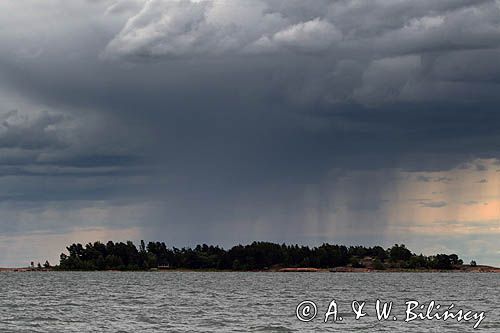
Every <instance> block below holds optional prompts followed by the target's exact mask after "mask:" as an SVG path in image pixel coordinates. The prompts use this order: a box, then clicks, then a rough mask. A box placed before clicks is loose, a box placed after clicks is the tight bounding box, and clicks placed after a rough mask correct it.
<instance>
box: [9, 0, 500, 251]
mask: <svg viewBox="0 0 500 333" xmlns="http://www.w3.org/2000/svg"><path fill="white" fill-rule="evenodd" d="M0 49H2V52H1V53H0V97H1V98H0V184H1V186H2V190H0V191H1V192H0V202H2V205H3V206H2V207H3V209H5V210H6V211H7V210H9V209H11V210H15V209H18V208H13V207H19V205H32V202H40V205H42V204H43V203H44V202H46V203H53V202H60V201H73V202H75V204H76V203H78V205H80V203H81V202H89V201H103V200H108V201H109V202H111V203H112V204H113V205H114V204H115V203H117V202H121V203H123V202H128V201H134V202H147V203H150V204H152V205H153V206H154V207H155V211H154V213H151V214H149V215H147V216H144V218H143V219H144V220H141V221H137V220H134V219H131V220H130V221H124V222H123V223H124V224H126V225H127V224H129V225H133V224H137V223H142V224H144V225H147V226H151V227H152V229H151V230H154V231H152V233H151V234H152V235H153V234H155V235H160V236H165V235H169V234H170V233H175V232H178V233H179V235H181V236H179V237H177V239H181V241H190V240H197V239H200V240H203V237H204V236H203V233H201V232H200V228H204V230H208V229H210V230H212V231H207V234H206V238H207V240H214V241H220V242H225V243H232V240H233V239H236V240H240V239H243V240H244V239H245V237H244V236H241V234H242V233H243V234H245V233H246V234H247V235H248V237H249V238H252V237H254V238H269V239H275V240H287V239H288V240H298V241H301V240H305V241H309V240H311V239H312V240H318V239H321V237H320V236H317V235H319V234H321V231H322V230H324V229H325V228H326V227H327V226H325V224H326V225H328V224H331V223H332V222H331V221H330V220H329V218H328V214H329V212H332V211H335V209H336V205H337V204H336V203H338V202H341V203H342V204H343V205H345V207H347V210H348V211H351V214H353V215H350V216H347V217H345V219H346V220H351V217H354V218H356V220H355V221H354V218H353V219H352V221H351V222H350V223H352V224H353V226H350V227H349V223H347V222H338V223H340V224H342V223H344V224H345V225H344V227H346V228H347V229H349V228H352V229H356V228H357V227H361V226H366V225H375V226H379V227H380V228H382V229H383V228H385V222H384V221H383V216H374V217H366V216H365V215H363V214H365V213H366V214H368V215H369V212H376V211H377V210H378V208H379V206H380V205H381V204H383V203H384V199H383V198H382V197H381V193H384V192H386V191H391V190H393V188H392V186H393V185H391V184H392V183H391V181H390V179H392V177H394V176H393V172H394V171H391V170H394V169H398V170H405V171H409V172H424V171H446V170H449V169H452V168H454V167H457V166H459V165H461V164H463V163H466V162H469V161H472V160H475V159H478V158H482V159H491V158H493V159H498V158H500V145H499V142H500V126H498V124H500V112H499V111H498V108H499V105H500V88H499V83H500V63H499V62H498V61H497V60H498V59H499V58H500V4H499V2H498V1H495V0H449V1H448V0H442V1H430V0H429V1H427V0H422V1H410V0H408V1H391V0H375V1H354V0H339V1H294V0H293V1H290V0H287V1H284V0H283V1H280V0H257V1H246V0H241V1H224V0H221V1H215V2H210V1H157V0H151V1H142V0H136V1H133V0H130V1H107V0H103V1H83V0H78V1H72V2H71V3H68V2H66V1H58V0H49V1H44V2H43V3H42V2H38V1H30V0H20V1H15V2H4V3H2V4H0ZM356 170H357V171H359V172H369V171H377V170H382V172H383V174H384V175H385V176H384V177H385V178H381V179H373V178H372V177H370V176H366V177H365V176H363V177H359V178H357V179H351V181H350V183H349V184H350V187H349V188H346V189H345V191H343V192H344V195H345V197H339V194H332V193H331V191H330V189H329V188H330V187H329V186H337V185H339V184H340V183H342V182H343V181H344V180H343V179H344V178H343V177H348V176H346V174H347V173H348V172H353V171H356ZM425 177H427V176H421V178H419V180H420V181H422V182H430V181H431V180H432V179H431V178H425ZM387 179H389V181H388V180H387ZM436 179H437V178H436ZM332 202H335V204H332ZM421 205H423V206H425V207H434V208H435V209H439V208H441V207H444V206H446V202H444V201H428V202H427V201H426V202H422V203H421ZM311 211H313V212H314V214H313V215H314V218H313V220H315V221H318V222H317V224H318V225H316V231H317V234H316V236H307V235H306V234H305V233H304V226H303V225H301V223H302V222H301V221H304V220H305V219H309V220H310V219H311V214H312V213H311ZM13 219H15V218H13ZM146 219H149V220H148V221H145V220H146ZM79 223H80V222H79ZM88 223H89V224H92V222H91V221H89V222H88ZM356 223H358V224H357V225H356ZM19 225H21V224H19ZM59 226H60V227H72V226H73V225H71V223H70V222H65V221H61V222H60V223H59ZM52 227H53V225H52V224H51V228H52ZM19 228H20V227H19ZM19 228H18V229H19ZM23 228H26V224H23ZM31 228H32V229H36V228H40V229H43V228H45V226H43V225H37V226H31ZM7 229H8V230H11V229H12V225H11V224H10V222H6V221H1V222H0V232H1V231H2V230H7ZM158 230H160V231H158ZM283 230H286V231H283ZM18 231H20V230H18ZM21 231H22V230H21ZM381 234H383V232H381ZM169 237H170V236H169ZM172 237H173V239H176V237H175V236H172ZM339 237H340V238H342V237H341V236H339ZM370 237H372V236H370V235H362V234H360V235H359V236H352V237H351V236H345V239H348V240H353V241H363V240H367V239H371V238H370ZM380 237H382V236H380ZM374 239H375V238H374ZM379 239H380V238H379ZM374 241H375V240H374Z"/></svg>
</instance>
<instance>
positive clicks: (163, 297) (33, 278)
mask: <svg viewBox="0 0 500 333" xmlns="http://www.w3.org/2000/svg"><path fill="white" fill-rule="evenodd" d="M377 299H379V300H380V301H381V302H390V301H392V302H393V307H392V311H391V313H390V316H389V317H388V319H387V320H383V319H382V320H380V321H379V320H378V319H377V316H376V309H375V304H376V300H377ZM306 300H307V301H310V302H314V304H315V306H316V311H315V310H314V306H313V305H312V304H311V303H303V305H302V306H301V307H300V308H299V311H298V313H299V316H300V317H301V318H302V320H309V319H310V321H307V322H306V321H301V320H299V319H298V317H297V305H298V304H299V303H301V302H303V301H306ZM332 300H334V301H335V303H334V305H332V307H331V308H330V310H332V311H334V310H335V309H336V310H337V317H336V319H337V320H336V321H333V315H331V316H329V321H328V322H326V323H325V322H324V318H325V313H326V312H327V310H328V308H329V305H330V303H331V301H332ZM354 300H357V301H358V304H359V305H360V304H361V303H362V302H363V301H364V302H366V303H365V305H364V306H363V307H362V308H361V310H362V312H363V313H366V315H365V316H363V317H361V318H359V319H358V320H356V319H355V314H354V312H353V311H352V308H351V305H352V302H353V301H354ZM411 300H414V301H418V302H419V304H420V305H424V306H427V305H428V304H429V302H431V301H435V304H436V305H437V304H439V305H440V309H439V310H438V311H436V310H435V309H434V310H432V312H431V313H435V312H438V313H439V312H441V313H442V312H443V311H444V310H446V309H448V308H449V306H450V305H451V304H454V307H453V308H452V309H451V310H450V311H454V312H456V311H457V310H459V309H462V310H463V312H464V313H465V312H466V311H469V310H470V311H472V312H473V313H480V312H482V311H484V319H483V320H482V322H481V323H480V325H479V326H478V328H477V329H476V330H475V329H474V328H473V326H474V324H475V323H476V322H477V320H474V319H472V320H469V321H465V320H462V321H461V322H458V321H457V320H456V319H455V320H453V319H448V320H447V321H443V320H437V319H433V320H412V321H409V322H405V318H406V312H405V311H406V304H405V302H407V301H411ZM304 307H307V308H306V309H304ZM356 308H357V309H359V308H358V307H356ZM412 311H415V313H417V312H416V311H417V309H415V310H412ZM422 312H425V310H422ZM314 314H316V315H314ZM340 317H342V320H340ZM394 317H396V319H394ZM349 331H356V332H357V331H360V332H472V331H478V332H496V333H498V332H500V274H495V273H248V272H245V273H236V272H228V273H220V272H213V273H212V272H210V273H207V272H25V273H8V272H5V273H0V332H2V333H5V332H349Z"/></svg>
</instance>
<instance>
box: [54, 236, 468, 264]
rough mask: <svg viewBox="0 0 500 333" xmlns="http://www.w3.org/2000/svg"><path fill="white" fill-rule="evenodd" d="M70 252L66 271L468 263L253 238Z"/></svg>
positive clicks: (399, 249)
mask: <svg viewBox="0 0 500 333" xmlns="http://www.w3.org/2000/svg"><path fill="white" fill-rule="evenodd" d="M67 250H68V252H69V253H68V254H65V253H63V254H61V258H60V259H61V260H60V264H59V266H57V267H56V269H61V270H149V269H157V268H163V269H166V268H169V269H217V270H242V271H243V270H267V269H276V268H281V267H314V268H333V267H339V266H350V267H370V268H373V269H379V270H382V269H387V268H402V269H429V268H430V269H442V270H447V269H453V268H457V267H459V266H460V265H462V264H463V261H462V260H461V259H459V258H458V256H457V255H456V254H451V255H446V254H437V255H434V256H424V255H416V254H414V253H412V252H411V251H410V250H409V249H407V248H406V247H405V245H398V244H396V245H394V246H393V247H391V248H388V249H384V248H382V247H380V246H374V247H364V246H350V247H346V246H344V245H330V244H323V245H321V246H319V247H313V248H310V247H308V246H299V245H286V244H282V245H280V244H274V243H269V242H253V243H252V244H250V245H237V246H234V247H232V248H231V249H229V250H225V249H223V248H221V247H219V246H212V245H210V246H209V245H206V244H203V245H198V246H196V247H195V248H182V249H178V248H175V247H173V248H168V247H167V246H166V245H165V243H163V242H161V243H160V242H149V243H148V244H147V245H146V244H145V243H144V241H141V244H140V245H139V248H137V247H136V246H135V245H134V243H132V242H131V241H128V242H126V243H123V242H119V243H114V242H112V241H109V242H107V243H106V244H104V243H101V242H95V243H93V244H92V243H88V244H87V245H85V246H83V245H82V244H72V245H71V246H69V247H67Z"/></svg>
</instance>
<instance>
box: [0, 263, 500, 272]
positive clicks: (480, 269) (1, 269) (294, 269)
mask: <svg viewBox="0 0 500 333" xmlns="http://www.w3.org/2000/svg"><path fill="white" fill-rule="evenodd" d="M2 272H16V273H25V272H177V273H180V272H186V273H188V272H199V273H203V272H214V273H232V272H233V273H235V272H241V273H500V268H499V267H493V266H487V265H477V266H475V267H471V266H469V265H463V266H462V267H459V268H456V269H449V270H439V269H403V268H387V269H383V270H377V269H373V268H354V267H334V268H313V267H284V268H276V269H267V270H246V271H245V270H220V269H187V268H172V269H151V270H61V269H57V268H56V269H53V268H49V269H47V268H42V269H36V268H35V269H33V268H29V267H19V268H7V267H0V273H2Z"/></svg>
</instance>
